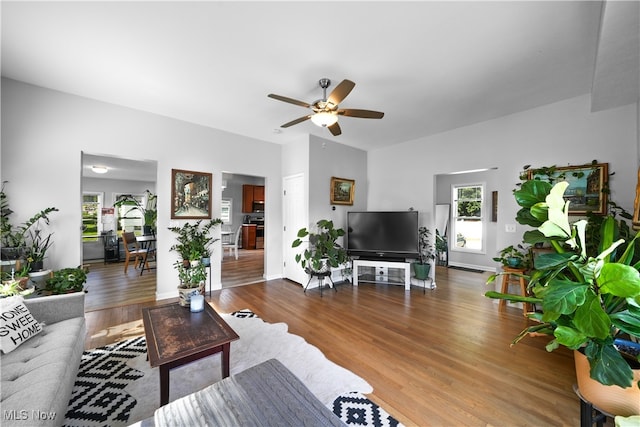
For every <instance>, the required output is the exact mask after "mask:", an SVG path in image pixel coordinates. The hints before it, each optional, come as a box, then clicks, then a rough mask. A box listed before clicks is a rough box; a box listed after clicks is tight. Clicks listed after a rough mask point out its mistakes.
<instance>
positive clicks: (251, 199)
mask: <svg viewBox="0 0 640 427" xmlns="http://www.w3.org/2000/svg"><path fill="white" fill-rule="evenodd" d="M256 205H257V206H262V207H264V185H250V184H244V185H243V186H242V212H243V213H251V212H256V211H264V209H256Z"/></svg>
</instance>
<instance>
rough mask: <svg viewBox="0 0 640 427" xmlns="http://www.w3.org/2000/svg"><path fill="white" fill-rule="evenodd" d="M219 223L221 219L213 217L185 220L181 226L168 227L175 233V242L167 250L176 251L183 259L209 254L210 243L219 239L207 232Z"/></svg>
mask: <svg viewBox="0 0 640 427" xmlns="http://www.w3.org/2000/svg"><path fill="white" fill-rule="evenodd" d="M220 224H222V220H221V219H220V218H215V219H211V220H209V221H206V222H203V220H198V221H196V222H195V223H193V224H192V223H189V222H185V223H184V224H183V225H182V227H169V230H170V231H172V232H174V233H176V235H177V236H176V240H177V243H174V244H173V245H172V246H171V247H170V248H169V250H170V251H176V252H177V253H178V255H180V258H182V259H183V260H200V258H203V257H208V256H210V255H211V250H210V247H211V245H212V244H213V243H215V242H217V241H218V240H220V239H216V238H214V237H212V236H210V235H209V233H210V232H211V230H212V229H213V228H215V227H216V226H218V225H220Z"/></svg>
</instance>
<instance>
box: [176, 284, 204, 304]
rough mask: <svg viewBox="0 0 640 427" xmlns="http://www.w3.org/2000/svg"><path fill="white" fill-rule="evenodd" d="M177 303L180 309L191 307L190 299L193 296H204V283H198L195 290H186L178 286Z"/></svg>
mask: <svg viewBox="0 0 640 427" xmlns="http://www.w3.org/2000/svg"><path fill="white" fill-rule="evenodd" d="M178 294H179V295H178V297H179V300H178V303H179V304H180V305H181V306H182V307H189V306H190V305H191V297H192V296H193V295H198V294H200V295H204V283H200V285H199V286H198V287H197V288H186V287H182V286H178Z"/></svg>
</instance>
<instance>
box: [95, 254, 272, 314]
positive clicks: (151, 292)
mask: <svg viewBox="0 0 640 427" xmlns="http://www.w3.org/2000/svg"><path fill="white" fill-rule="evenodd" d="M150 264H151V268H152V270H151V271H147V270H145V271H144V273H143V274H142V275H140V270H139V269H136V268H133V267H132V266H129V269H128V271H127V273H126V274H125V273H124V263H122V262H117V263H109V264H105V263H104V262H103V260H94V261H87V262H85V265H88V266H89V275H88V276H87V289H88V291H89V292H87V297H86V299H85V310H86V311H93V310H100V309H103V308H112V307H120V306H122V305H128V304H140V303H145V302H151V301H155V299H156V271H155V270H154V269H153V267H155V261H152V262H151V263H150ZM263 277H264V250H263V249H256V250H245V249H239V250H238V259H237V260H236V259H235V257H233V256H229V255H228V251H227V252H226V253H225V256H224V257H223V259H222V272H221V281H222V287H223V288H227V287H233V286H239V285H245V284H247V283H255V282H259V281H261V280H263ZM176 280H177V276H176Z"/></svg>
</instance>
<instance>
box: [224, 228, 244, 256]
mask: <svg viewBox="0 0 640 427" xmlns="http://www.w3.org/2000/svg"><path fill="white" fill-rule="evenodd" d="M240 233H242V225H240V226H239V227H238V230H236V233H235V235H232V236H231V239H229V240H230V241H229V242H226V243H223V244H222V257H223V258H224V250H225V249H227V248H228V249H229V255H231V253H232V252H231V251H234V252H235V256H236V259H238V245H239V244H240Z"/></svg>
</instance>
